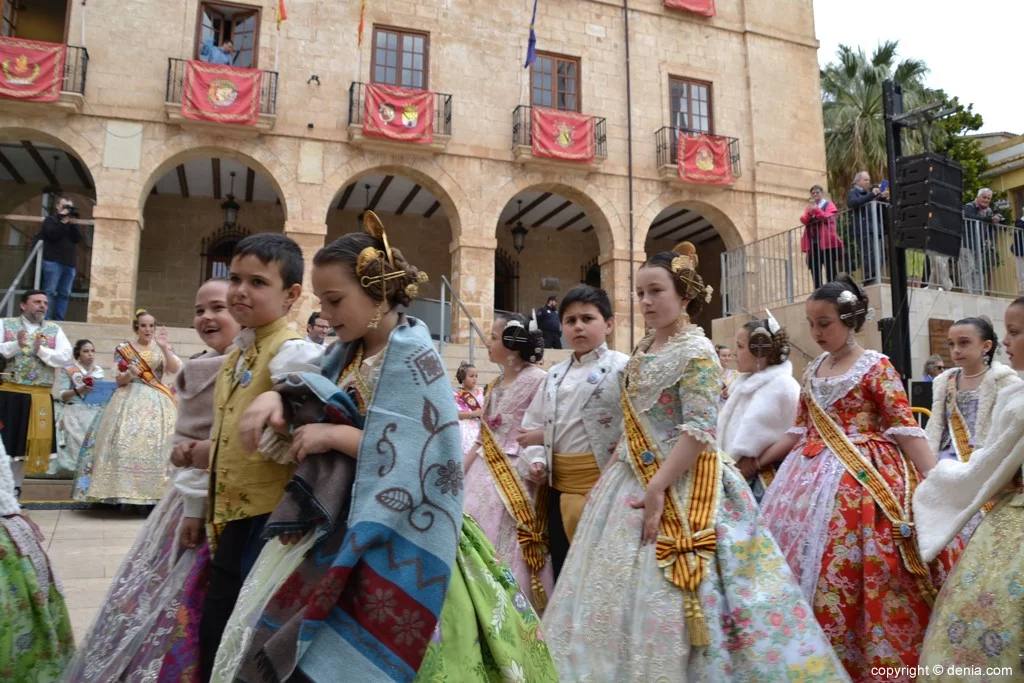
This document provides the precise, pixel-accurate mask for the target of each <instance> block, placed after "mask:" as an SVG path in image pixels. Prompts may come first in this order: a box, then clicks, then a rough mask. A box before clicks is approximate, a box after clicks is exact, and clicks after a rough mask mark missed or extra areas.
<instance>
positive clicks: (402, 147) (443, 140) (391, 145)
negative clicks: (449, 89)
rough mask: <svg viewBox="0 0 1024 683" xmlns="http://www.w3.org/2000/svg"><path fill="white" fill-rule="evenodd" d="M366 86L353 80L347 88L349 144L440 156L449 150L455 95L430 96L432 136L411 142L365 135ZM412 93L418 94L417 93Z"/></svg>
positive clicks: (379, 149)
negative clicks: (431, 98)
mask: <svg viewBox="0 0 1024 683" xmlns="http://www.w3.org/2000/svg"><path fill="white" fill-rule="evenodd" d="M371 85H372V84H371ZM366 87H367V84H366V83H360V82H359V81H353V82H352V85H350V86H349V89H348V139H349V142H352V143H353V144H356V145H359V146H360V147H364V148H366V149H375V150H378V151H390V152H401V153H421V154H439V153H441V152H443V151H444V150H445V149H446V148H447V147H448V141H449V140H451V137H452V96H451V95H450V94H448V93H443V92H431V93H430V94H431V95H432V96H433V105H432V106H433V112H432V114H433V123H432V125H431V128H430V135H429V136H427V137H428V139H427V140H425V141H411V140H402V139H397V138H388V137H383V136H378V135H366V134H365V133H364V124H365V123H366ZM389 87H390V86H389ZM410 92H412V93H415V92H416V91H410Z"/></svg>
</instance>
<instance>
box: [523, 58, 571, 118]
mask: <svg viewBox="0 0 1024 683" xmlns="http://www.w3.org/2000/svg"><path fill="white" fill-rule="evenodd" d="M542 58H543V59H550V60H552V64H551V86H552V90H551V105H552V106H551V109H556V110H557V109H558V62H559V61H563V62H572V63H573V64H575V65H576V108H575V109H572V110H568V111H573V112H575V113H577V114H579V113H581V112H582V111H583V64H582V61H581V60H580V58H579V57H571V56H569V55H560V54H557V53H554V52H541V51H539V50H538V51H537V59H542ZM536 64H537V62H534V63H533V64H531V65H530V106H543V105H538V104H536V103H535V102H534V101H533V68H534V66H535V65H536Z"/></svg>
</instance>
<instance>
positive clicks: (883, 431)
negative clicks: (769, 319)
mask: <svg viewBox="0 0 1024 683" xmlns="http://www.w3.org/2000/svg"><path fill="white" fill-rule="evenodd" d="M869 311H870V309H869V305H868V298H867V295H866V294H865V293H864V290H863V289H862V288H861V287H860V285H858V284H856V283H855V282H854V281H853V280H852V279H851V278H849V276H845V275H844V276H841V278H840V280H838V281H836V282H830V283H829V284H827V285H825V286H823V287H821V288H820V289H818V290H817V291H815V292H814V294H812V295H811V298H810V299H809V300H808V301H807V320H808V324H809V325H810V331H811V336H812V337H813V338H814V340H815V341H816V342H817V343H818V345H819V346H820V347H821V348H822V349H823V350H824V351H825V353H823V354H822V355H821V356H819V357H818V359H817V360H815V361H814V362H813V363H812V364H811V365H810V367H809V368H808V369H807V372H806V373H805V377H804V387H803V391H802V393H801V397H800V410H799V414H798V416H797V421H796V426H795V427H794V428H793V429H792V430H790V431H789V433H787V435H786V436H785V437H784V438H783V439H781V440H780V441H779V442H777V443H776V444H774V445H773V446H772V447H771V448H769V449H768V450H767V451H765V453H764V454H762V455H761V456H760V458H759V466H760V467H764V466H766V465H768V464H771V463H773V462H776V461H778V460H780V459H782V458H783V457H785V458H786V460H785V462H784V463H783V464H782V467H781V468H780V469H779V472H778V474H777V475H776V477H775V480H774V481H773V482H772V485H771V487H770V488H769V489H768V492H767V493H766V494H765V497H764V500H763V502H762V505H761V509H762V511H763V513H764V518H765V521H766V522H767V524H768V526H769V527H770V528H771V531H772V533H773V534H774V536H775V540H776V541H777V542H778V544H779V547H780V548H781V549H782V552H783V553H784V554H785V556H786V559H787V560H788V561H789V566H790V567H791V568H792V569H793V572H794V573H795V574H796V576H797V580H798V581H799V582H800V587H801V588H802V589H803V592H804V596H805V597H806V598H807V600H808V601H810V602H811V603H812V604H813V605H814V613H815V615H816V616H817V618H818V621H819V622H820V623H821V625H822V627H823V628H824V629H825V632H826V633H827V634H828V636H829V638H830V639H831V641H832V645H833V646H834V648H835V651H836V654H837V655H838V656H839V658H840V659H841V660H842V661H843V665H844V666H845V667H846V670H847V672H848V673H849V674H850V677H851V678H853V679H854V680H855V681H873V680H876V679H877V676H876V675H875V674H874V673H873V672H874V671H876V670H877V669H876V667H889V668H891V669H893V670H898V669H900V667H911V670H912V667H914V666H915V665H916V664H917V659H918V654H919V651H920V647H921V641H922V639H923V638H924V631H925V628H926V627H927V625H928V616H929V614H930V612H931V604H932V601H933V600H934V597H935V592H936V591H937V590H938V588H939V587H940V586H941V585H942V581H943V579H944V578H945V575H946V571H947V570H948V569H949V567H951V566H952V563H953V562H954V561H955V559H956V558H955V554H956V549H957V546H956V545H955V546H954V547H952V548H950V549H949V550H947V551H946V552H944V553H942V555H941V558H940V560H937V561H935V562H931V563H929V564H926V563H925V562H924V561H923V560H922V558H921V556H920V555H919V554H918V552H917V543H916V541H915V538H914V515H913V514H912V512H911V509H910V505H911V495H912V494H913V491H914V487H915V486H916V484H917V482H918V480H919V479H920V477H921V474H920V473H925V472H927V471H928V470H930V469H931V468H932V467H933V466H934V464H935V455H934V454H933V453H932V452H931V451H930V450H929V448H928V442H927V441H926V439H925V434H924V431H923V430H922V429H921V428H920V427H918V426H917V421H916V420H915V419H914V416H913V414H912V413H911V411H910V404H909V402H908V401H907V395H906V393H905V392H904V390H903V384H902V382H901V381H900V378H899V375H897V374H896V370H895V369H894V368H893V366H892V364H890V363H889V360H888V359H887V358H886V357H885V356H883V355H882V354H880V353H878V352H877V351H870V350H865V349H863V348H861V347H860V345H859V344H857V341H856V338H855V336H854V334H855V333H856V332H859V331H860V329H861V328H862V327H863V325H864V323H865V321H866V320H867V319H868V317H869ZM787 456H788V457H787ZM903 671H904V672H906V671H907V670H906V669H905V668H904V669H903ZM902 675H903V678H899V679H898V680H906V679H907V678H908V677H909V676H910V674H907V673H904V674H902Z"/></svg>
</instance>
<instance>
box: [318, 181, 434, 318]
mask: <svg viewBox="0 0 1024 683" xmlns="http://www.w3.org/2000/svg"><path fill="white" fill-rule="evenodd" d="M403 171H404V172H403ZM445 199H446V198H444V197H443V190H442V189H441V188H440V187H439V186H437V185H436V184H434V183H432V182H431V181H429V179H428V178H426V177H424V176H423V175H422V174H420V173H417V172H414V171H412V170H410V169H402V168H388V169H372V170H368V171H365V172H364V173H362V174H360V175H359V176H357V177H355V178H352V179H350V180H349V181H348V182H347V183H346V184H345V186H344V187H343V188H341V189H340V190H339V191H338V192H337V194H336V195H335V197H334V200H333V201H332V202H331V208H330V210H329V212H328V214H327V243H330V242H331V241H332V240H335V239H337V238H339V237H341V236H342V235H344V234H346V233H349V232H354V231H358V230H362V224H361V222H360V221H361V220H362V216H363V212H364V211H366V210H367V209H369V210H371V211H373V212H374V213H376V214H377V215H378V216H380V219H381V221H382V222H383V223H384V227H385V228H386V229H387V232H388V239H389V241H390V243H391V245H392V246H395V247H398V248H400V249H401V250H402V253H403V255H404V256H405V257H406V259H408V261H409V262H410V263H412V264H413V265H415V266H416V267H417V268H419V269H420V270H422V271H425V272H426V273H427V274H428V275H429V276H430V280H429V281H428V282H426V283H424V284H423V285H421V286H420V295H419V297H418V298H417V299H416V301H414V302H413V304H412V306H411V307H410V308H409V311H408V312H409V314H410V315H414V316H416V317H418V318H420V319H422V320H423V321H424V322H426V324H427V327H428V328H429V329H430V332H431V334H432V335H433V336H434V337H435V338H437V337H438V336H440V334H441V333H442V332H441V331H442V330H444V334H445V335H446V336H448V335H449V332H448V330H449V329H450V322H451V317H450V316H451V311H450V310H449V302H443V303H442V301H441V299H440V297H441V276H445V277H446V278H448V279H449V281H450V280H451V279H452V275H451V271H452V257H451V241H452V220H453V219H452V217H451V216H449V215H448V212H447V211H446V209H445V206H446V205H450V202H449V201H444V200H445ZM442 311H443V316H444V322H443V323H442V318H441V316H442Z"/></svg>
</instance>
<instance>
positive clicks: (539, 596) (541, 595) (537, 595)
mask: <svg viewBox="0 0 1024 683" xmlns="http://www.w3.org/2000/svg"><path fill="white" fill-rule="evenodd" d="M530 588H531V589H532V590H533V606H534V607H536V608H537V611H538V612H542V611H543V610H544V608H545V607H547V606H548V595H547V593H545V592H544V584H542V583H541V582H540V577H538V576H537V575H536V574H534V575H533V576H532V577H531V578H530Z"/></svg>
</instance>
